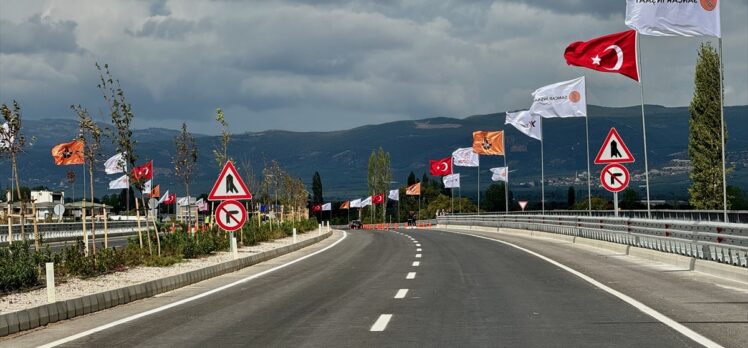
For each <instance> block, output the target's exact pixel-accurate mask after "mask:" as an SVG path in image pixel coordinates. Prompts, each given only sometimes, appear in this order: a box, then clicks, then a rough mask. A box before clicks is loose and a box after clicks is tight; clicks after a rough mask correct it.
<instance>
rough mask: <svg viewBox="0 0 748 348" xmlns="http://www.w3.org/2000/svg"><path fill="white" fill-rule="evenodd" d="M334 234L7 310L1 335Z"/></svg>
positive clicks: (233, 268)
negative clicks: (70, 297) (222, 261)
mask: <svg viewBox="0 0 748 348" xmlns="http://www.w3.org/2000/svg"><path fill="white" fill-rule="evenodd" d="M313 232H314V231H310V232H308V233H313ZM331 235H332V232H327V233H324V234H322V235H320V236H316V237H313V238H311V239H307V240H305V241H301V242H298V243H296V244H290V245H286V246H283V247H280V248H277V249H273V250H268V251H264V252H261V253H259V254H255V255H251V256H247V257H243V258H240V259H237V260H231V261H226V262H224V263H220V264H217V265H213V266H208V267H204V268H201V269H196V270H193V271H190V272H186V273H182V274H176V275H173V276H169V277H166V278H161V279H154V280H151V281H148V282H144V283H140V284H135V285H130V286H126V287H122V288H119V289H114V290H109V291H104V292H100V293H95V294H91V295H86V296H83V297H78V298H74V299H70V300H65V301H57V302H55V303H49V304H46V305H41V306H37V307H32V308H27V309H24V310H20V311H16V312H10V313H5V314H2V315H0V337H2V336H7V335H11V334H14V333H17V332H20V331H24V330H30V329H35V328H37V327H40V326H44V325H47V324H49V323H54V322H58V321H61V320H65V319H71V318H74V317H77V316H81V315H84V314H89V313H93V312H97V311H100V310H104V309H108V308H112V307H116V306H119V305H122V304H126V303H129V302H133V301H136V300H140V299H144V298H147V297H152V296H154V295H158V294H160V293H164V292H168V291H171V290H175V289H178V288H181V287H184V286H187V285H191V284H194V283H197V282H201V281H203V280H206V279H210V278H214V277H217V276H220V275H224V274H227V273H232V272H235V271H238V270H240V269H242V268H245V267H249V266H252V265H255V264H258V263H260V262H263V261H267V260H270V259H273V258H276V257H278V256H282V255H285V254H288V253H291V252H294V251H296V250H300V249H303V248H305V247H308V246H310V245H312V244H315V243H317V242H319V241H321V240H323V239H325V238H327V237H330V236H331Z"/></svg>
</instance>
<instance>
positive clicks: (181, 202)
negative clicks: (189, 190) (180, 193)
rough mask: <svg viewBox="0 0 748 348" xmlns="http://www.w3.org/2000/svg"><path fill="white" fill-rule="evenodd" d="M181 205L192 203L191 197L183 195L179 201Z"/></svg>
mask: <svg viewBox="0 0 748 348" xmlns="http://www.w3.org/2000/svg"><path fill="white" fill-rule="evenodd" d="M177 204H179V206H180V207H186V206H188V205H189V204H190V197H182V198H179V200H178V201H177Z"/></svg>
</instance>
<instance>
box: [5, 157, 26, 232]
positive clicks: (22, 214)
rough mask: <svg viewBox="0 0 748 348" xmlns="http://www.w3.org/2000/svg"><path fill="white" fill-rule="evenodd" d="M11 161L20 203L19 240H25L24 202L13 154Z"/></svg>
mask: <svg viewBox="0 0 748 348" xmlns="http://www.w3.org/2000/svg"><path fill="white" fill-rule="evenodd" d="M11 162H12V164H13V178H14V180H15V181H16V195H18V197H17V198H18V201H19V202H20V203H21V205H20V206H21V217H20V220H18V222H19V225H20V226H21V240H23V241H26V229H25V228H24V224H25V223H26V211H25V210H26V204H24V201H23V197H21V180H20V179H19V178H18V164H17V162H16V155H15V154H13V155H12V156H11ZM11 196H12V194H11ZM9 242H10V241H9Z"/></svg>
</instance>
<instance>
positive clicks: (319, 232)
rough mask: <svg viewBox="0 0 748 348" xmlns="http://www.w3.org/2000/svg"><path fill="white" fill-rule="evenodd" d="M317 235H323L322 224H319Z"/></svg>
mask: <svg viewBox="0 0 748 348" xmlns="http://www.w3.org/2000/svg"><path fill="white" fill-rule="evenodd" d="M317 235H318V236H321V235H322V224H318V228H317Z"/></svg>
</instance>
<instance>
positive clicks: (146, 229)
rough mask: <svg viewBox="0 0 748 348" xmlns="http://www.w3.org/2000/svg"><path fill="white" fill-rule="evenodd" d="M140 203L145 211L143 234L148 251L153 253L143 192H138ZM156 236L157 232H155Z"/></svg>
mask: <svg viewBox="0 0 748 348" xmlns="http://www.w3.org/2000/svg"><path fill="white" fill-rule="evenodd" d="M140 203H142V204H143V211H144V213H145V236H146V239H148V253H149V254H151V255H153V244H152V243H151V229H150V228H149V227H148V208H147V207H146V205H145V198H143V193H142V192H141V193H140ZM156 235H157V236H158V234H156Z"/></svg>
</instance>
